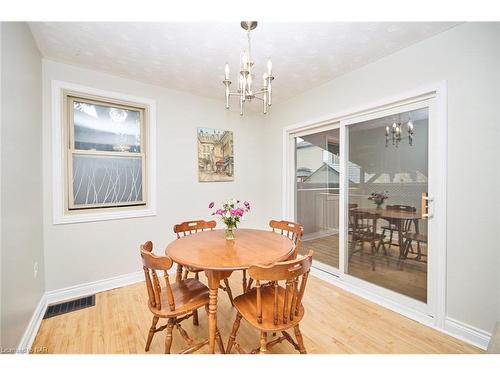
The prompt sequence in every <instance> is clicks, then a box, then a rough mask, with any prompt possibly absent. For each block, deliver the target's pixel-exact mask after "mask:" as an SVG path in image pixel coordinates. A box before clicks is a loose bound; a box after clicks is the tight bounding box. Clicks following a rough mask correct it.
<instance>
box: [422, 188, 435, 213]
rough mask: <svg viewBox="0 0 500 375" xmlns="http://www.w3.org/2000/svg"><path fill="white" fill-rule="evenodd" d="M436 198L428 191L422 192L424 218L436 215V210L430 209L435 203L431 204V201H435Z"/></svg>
mask: <svg viewBox="0 0 500 375" xmlns="http://www.w3.org/2000/svg"><path fill="white" fill-rule="evenodd" d="M433 201H434V198H433V197H429V196H428V195H427V192H424V193H422V206H421V207H422V219H430V218H433V217H434V210H433V209H432V210H429V208H433V207H434V205H431V204H430V202H433Z"/></svg>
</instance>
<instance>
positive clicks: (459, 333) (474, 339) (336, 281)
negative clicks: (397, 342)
mask: <svg viewBox="0 0 500 375" xmlns="http://www.w3.org/2000/svg"><path fill="white" fill-rule="evenodd" d="M311 274H312V275H313V276H315V277H317V278H318V279H321V280H324V281H326V282H328V283H330V284H333V285H335V286H338V287H339V288H342V289H344V290H347V291H348V292H351V293H353V294H356V295H358V296H360V297H362V298H365V299H367V300H369V301H371V302H374V303H376V304H378V305H381V306H383V307H385V308H387V309H389V310H392V311H395V312H397V313H398V314H401V315H403V316H406V317H408V318H410V319H413V320H416V321H417V322H419V323H422V324H424V325H426V326H428V327H430V328H433V329H435V330H437V331H440V332H443V333H446V334H447V335H450V336H453V337H455V338H457V339H459V340H462V341H464V342H466V343H468V344H471V345H474V346H476V347H478V348H480V349H484V350H486V348H487V347H488V342H489V341H490V338H491V333H488V332H486V331H483V330H482V329H479V328H476V327H473V326H471V325H469V324H466V323H463V322H460V321H458V320H455V319H452V318H449V317H447V318H446V319H445V324H444V327H443V328H441V327H437V326H436V324H435V321H434V319H433V318H432V317H430V316H428V315H425V314H423V313H421V312H419V311H415V310H413V309H411V308H408V307H406V306H403V305H401V304H398V303H396V302H394V301H391V300H389V299H387V298H383V297H381V296H379V295H377V294H374V293H371V292H368V291H366V290H364V289H362V288H359V287H357V286H355V285H351V284H349V283H346V282H344V281H342V280H341V279H340V278H339V277H337V276H335V275H332V274H330V273H328V272H324V271H322V270H320V269H318V268H311Z"/></svg>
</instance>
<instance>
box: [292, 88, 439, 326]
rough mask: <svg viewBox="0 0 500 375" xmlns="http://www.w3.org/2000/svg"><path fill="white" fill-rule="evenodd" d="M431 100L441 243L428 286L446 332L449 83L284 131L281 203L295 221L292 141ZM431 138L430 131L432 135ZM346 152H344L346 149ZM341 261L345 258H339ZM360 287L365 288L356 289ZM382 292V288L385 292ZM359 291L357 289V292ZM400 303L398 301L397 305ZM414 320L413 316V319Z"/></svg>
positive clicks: (415, 309)
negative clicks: (438, 177) (341, 122)
mask: <svg viewBox="0 0 500 375" xmlns="http://www.w3.org/2000/svg"><path fill="white" fill-rule="evenodd" d="M428 100H432V105H431V107H432V108H430V110H429V111H430V112H429V116H430V117H431V116H432V118H433V125H434V129H435V131H432V137H431V136H430V137H429V141H430V143H429V150H431V148H432V153H431V151H430V154H432V165H433V166H432V168H433V174H434V176H440V179H439V181H437V182H438V183H437V184H436V185H434V186H433V190H434V191H435V202H434V205H435V206H434V210H435V211H436V212H439V213H440V215H437V216H436V217H435V218H434V219H433V220H435V228H436V231H437V232H439V236H437V237H438V238H439V241H438V243H437V244H436V245H435V246H434V247H435V249H434V253H435V259H434V264H435V266H436V269H437V270H436V272H435V279H434V280H432V279H431V280H429V281H430V282H431V283H432V285H430V284H429V288H430V289H429V293H430V294H431V295H432V299H433V300H434V301H435V303H434V306H432V311H431V312H430V315H431V316H430V319H431V321H432V322H433V324H432V325H433V326H435V327H437V328H440V329H444V326H445V320H446V228H447V227H446V180H447V84H446V81H441V82H437V83H433V84H429V85H425V86H422V87H419V88H416V89H414V90H410V91H406V92H403V93H400V94H398V95H395V96H392V97H389V98H385V99H382V100H378V101H375V102H372V103H367V104H364V105H360V106H357V107H354V108H351V109H348V110H344V111H341V112H337V113H332V114H328V115H325V116H322V117H320V118H317V119H314V120H310V121H305V122H300V123H297V124H293V125H290V126H287V127H285V128H284V129H283V179H282V184H283V185H282V191H283V194H282V196H283V202H282V215H283V217H284V218H287V219H293V218H294V216H295V206H294V205H295V202H294V198H295V196H294V195H295V193H294V191H295V189H294V182H295V178H294V177H295V170H294V165H295V154H294V148H293V139H294V137H295V136H297V135H302V134H306V133H308V132H310V133H312V132H316V131H320V130H323V127H325V129H326V127H328V126H329V127H331V125H332V124H333V123H338V122H340V121H343V122H346V121H348V120H349V119H352V118H357V117H361V116H369V115H371V114H374V113H377V112H382V111H384V110H390V109H392V108H395V107H400V106H404V105H409V104H412V103H419V102H423V101H428ZM340 131H341V134H340V137H341V142H340V147H341V158H342V157H343V156H342V155H344V154H345V153H343V152H342V151H343V150H342V148H343V147H344V146H345V145H344V146H343V141H342V140H344V139H345V133H344V132H345V126H341V127H340ZM429 134H431V131H429ZM344 151H345V149H344ZM343 164H344V163H341V174H340V175H341V177H340V178H341V181H340V183H341V186H343V184H344V183H345V181H343V179H344V177H343V176H344V175H345V173H342V168H345V166H343ZM344 200H345V197H343V194H341V197H340V204H341V207H343V206H344V203H345V202H344ZM339 219H340V223H341V225H343V226H341V228H342V227H345V225H344V224H343V223H344V222H345V217H344V215H340V218H339ZM342 246H343V244H342V241H341V243H340V251H342ZM340 258H343V257H342V256H340ZM341 263H342V264H340V271H339V274H340V275H341V276H343V281H344V282H343V284H346V285H351V286H355V285H354V283H356V284H358V282H359V280H358V281H353V280H352V279H353V278H352V277H349V275H347V276H348V277H347V278H346V277H345V276H346V275H344V274H343V270H344V269H345V267H344V264H343V262H341ZM356 286H358V287H359V286H361V287H362V285H361V284H360V285H356ZM382 289H383V288H382ZM354 290H356V289H354ZM393 293H394V292H391V291H388V290H387V293H384V294H385V297H387V298H391V294H393ZM396 302H398V301H396ZM418 305H419V304H418V303H416V304H414V306H409V308H408V311H412V314H421V309H420V308H419V306H418ZM403 314H404V315H406V316H410V315H409V314H407V313H403ZM413 316H414V315H413ZM410 317H411V316H410Z"/></svg>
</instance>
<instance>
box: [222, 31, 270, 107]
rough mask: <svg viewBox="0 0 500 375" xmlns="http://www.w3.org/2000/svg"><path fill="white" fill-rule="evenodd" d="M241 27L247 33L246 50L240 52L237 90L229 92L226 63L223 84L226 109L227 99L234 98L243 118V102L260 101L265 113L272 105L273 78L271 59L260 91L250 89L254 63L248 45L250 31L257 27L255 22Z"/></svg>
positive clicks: (229, 81) (227, 65)
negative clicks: (236, 98) (238, 104)
mask: <svg viewBox="0 0 500 375" xmlns="http://www.w3.org/2000/svg"><path fill="white" fill-rule="evenodd" d="M241 27H242V28H243V29H244V30H246V32H247V48H246V49H245V50H243V52H241V55H240V72H239V74H238V90H237V91H236V92H231V91H230V90H229V86H230V85H231V80H230V79H229V64H227V63H226V66H225V69H224V72H225V75H224V81H222V83H223V84H224V87H225V90H226V109H229V97H230V96H236V97H238V100H239V102H240V115H241V116H243V105H244V104H245V102H251V101H252V100H253V99H258V100H261V101H262V104H263V107H262V111H263V113H264V114H266V113H267V107H268V106H270V105H271V104H272V100H271V97H272V87H271V82H272V81H273V79H274V77H273V75H272V68H273V64H272V62H271V59H268V60H267V72H266V73H264V74H263V76H262V81H263V84H262V85H263V87H262V88H261V89H260V90H255V91H254V88H253V87H252V85H253V79H254V75H253V74H252V69H253V66H254V64H255V62H254V61H253V60H252V50H251V44H250V31H251V30H253V29H255V28H256V27H257V21H242V22H241Z"/></svg>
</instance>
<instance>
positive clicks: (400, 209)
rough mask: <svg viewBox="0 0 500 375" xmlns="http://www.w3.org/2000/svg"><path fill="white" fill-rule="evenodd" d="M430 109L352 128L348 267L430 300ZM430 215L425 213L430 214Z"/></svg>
mask: <svg viewBox="0 0 500 375" xmlns="http://www.w3.org/2000/svg"><path fill="white" fill-rule="evenodd" d="M428 134H429V109H428V108H427V107H423V108H418V109H414V110H408V111H397V112H396V113H393V114H390V115H386V116H382V117H376V118H371V119H368V120H365V121H363V120H361V121H358V122H351V123H349V124H348V125H346V137H347V139H348V142H347V145H346V146H347V147H346V151H347V154H346V155H347V159H346V162H347V172H346V179H345V181H346V187H347V189H346V192H347V200H346V203H347V204H346V207H345V213H346V217H347V218H348V220H347V235H346V236H345V249H346V257H347V258H346V266H345V270H344V271H345V272H346V273H347V274H349V275H351V276H354V277H356V278H358V279H361V280H364V281H367V282H369V283H371V284H374V285H377V286H379V287H383V288H385V289H389V290H391V291H394V292H397V293H399V294H401V295H404V296H407V297H410V298H412V299H415V300H418V301H421V302H423V303H427V294H428V293H427V275H428V272H427V265H428V257H427V255H428V253H429V246H428V230H427V220H426V212H422V207H424V211H426V208H425V207H426V205H427V204H426V202H427V201H426V197H427V195H428V191H429V189H428V178H429V165H428V164H429V163H428ZM423 214H424V215H423Z"/></svg>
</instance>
